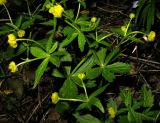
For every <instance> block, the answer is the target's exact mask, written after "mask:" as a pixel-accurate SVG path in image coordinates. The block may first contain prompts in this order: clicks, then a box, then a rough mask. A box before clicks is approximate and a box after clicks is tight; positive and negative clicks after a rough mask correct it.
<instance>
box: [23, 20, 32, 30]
mask: <svg viewBox="0 0 160 123" xmlns="http://www.w3.org/2000/svg"><path fill="white" fill-rule="evenodd" d="M34 21H35V19H29V20H26V21H25V22H23V23H22V25H21V29H27V28H30V26H31V25H33V24H34Z"/></svg>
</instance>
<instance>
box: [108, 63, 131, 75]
mask: <svg viewBox="0 0 160 123" xmlns="http://www.w3.org/2000/svg"><path fill="white" fill-rule="evenodd" d="M106 68H107V69H108V70H110V71H111V72H113V73H121V74H125V73H128V72H129V71H130V70H131V65H129V64H126V63H122V62H116V63H113V64H111V65H107V66H106Z"/></svg>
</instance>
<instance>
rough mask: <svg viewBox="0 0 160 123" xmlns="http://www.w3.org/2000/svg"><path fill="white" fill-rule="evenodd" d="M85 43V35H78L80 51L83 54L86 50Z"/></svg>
mask: <svg viewBox="0 0 160 123" xmlns="http://www.w3.org/2000/svg"><path fill="white" fill-rule="evenodd" d="M85 43H86V38H85V36H84V34H83V33H81V32H80V33H79V34H78V46H79V49H80V51H81V52H83V50H84V45H85Z"/></svg>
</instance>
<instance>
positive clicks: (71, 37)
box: [60, 32, 78, 48]
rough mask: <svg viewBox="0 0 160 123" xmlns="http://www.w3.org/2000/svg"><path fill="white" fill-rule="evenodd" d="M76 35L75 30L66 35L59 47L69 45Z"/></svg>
mask: <svg viewBox="0 0 160 123" xmlns="http://www.w3.org/2000/svg"><path fill="white" fill-rule="evenodd" d="M77 36H78V33H77V32H74V33H72V34H71V35H69V36H67V38H66V39H64V40H63V41H62V42H61V43H60V48H62V47H65V46H67V45H69V44H70V43H71V42H72V41H74V39H75V38H76V37H77Z"/></svg>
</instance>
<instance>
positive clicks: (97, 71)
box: [86, 67, 102, 79]
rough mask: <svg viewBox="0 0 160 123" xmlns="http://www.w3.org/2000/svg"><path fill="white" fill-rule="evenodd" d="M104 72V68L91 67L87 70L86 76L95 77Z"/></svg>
mask: <svg viewBox="0 0 160 123" xmlns="http://www.w3.org/2000/svg"><path fill="white" fill-rule="evenodd" d="M101 73H102V68H100V67H97V68H91V69H90V70H88V71H87V72H86V77H87V78H88V79H95V78H97V77H98V76H100V74H101Z"/></svg>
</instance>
